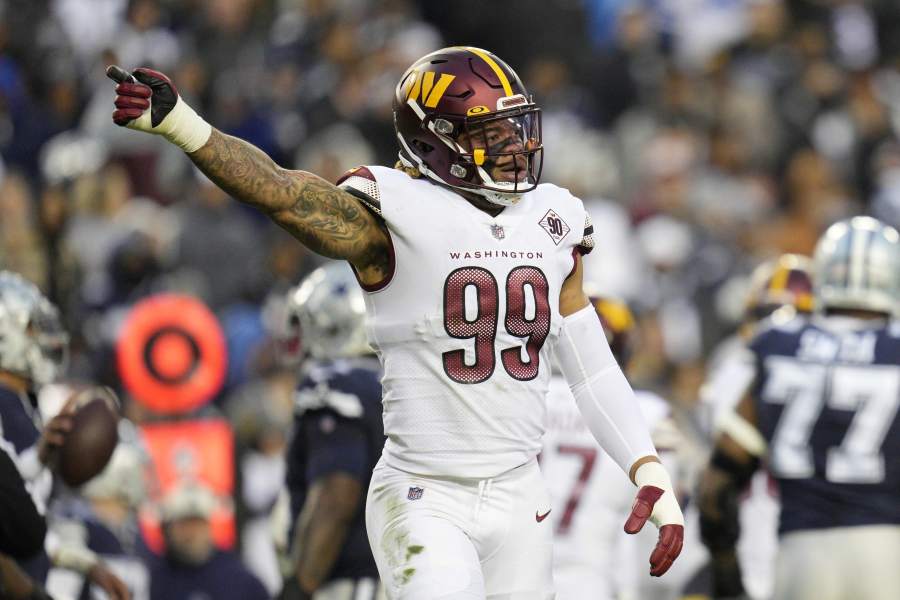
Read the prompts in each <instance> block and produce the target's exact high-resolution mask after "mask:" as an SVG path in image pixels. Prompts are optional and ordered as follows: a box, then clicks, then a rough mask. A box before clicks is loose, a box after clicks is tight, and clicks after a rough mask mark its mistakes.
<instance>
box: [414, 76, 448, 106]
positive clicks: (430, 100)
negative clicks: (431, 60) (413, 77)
mask: <svg viewBox="0 0 900 600" xmlns="http://www.w3.org/2000/svg"><path fill="white" fill-rule="evenodd" d="M427 75H431V79H430V80H428V81H427V83H428V86H429V87H431V81H433V80H434V74H433V73H431V72H430V71H429V72H428V73H427ZM454 79H456V75H450V74H449V73H441V77H440V78H439V79H438V81H437V83H436V84H434V87H433V88H431V93H430V94H429V93H428V92H426V91H425V88H424V87H423V88H422V97H423V98H425V99H426V100H425V106H427V107H428V108H434V107H435V106H437V105H438V102H440V101H441V97H443V95H444V92H446V91H447V88H448V87H449V86H450V83H451V82H452V81H453V80H454ZM423 85H424V84H423Z"/></svg>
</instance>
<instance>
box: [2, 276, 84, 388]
mask: <svg viewBox="0 0 900 600" xmlns="http://www.w3.org/2000/svg"><path fill="white" fill-rule="evenodd" d="M68 346H69V336H68V335H67V334H66V332H65V331H64V330H63V328H62V324H61V323H60V319H59V311H58V310H57V309H56V307H55V306H53V304H52V303H51V302H50V301H49V300H47V298H45V297H44V295H43V294H41V292H40V290H38V288H37V286H35V285H34V284H33V283H31V282H30V281H28V280H27V279H25V278H23V277H22V276H21V275H19V274H17V273H13V272H11V271H0V370H2V371H7V372H10V373H13V374H15V375H19V376H21V377H24V378H26V379H28V380H29V381H31V382H32V383H33V384H35V385H37V386H41V385H45V384H47V383H50V382H52V381H53V380H55V379H56V378H57V377H58V376H59V375H60V373H61V372H62V371H63V368H64V366H65V363H66V356H67V352H68Z"/></svg>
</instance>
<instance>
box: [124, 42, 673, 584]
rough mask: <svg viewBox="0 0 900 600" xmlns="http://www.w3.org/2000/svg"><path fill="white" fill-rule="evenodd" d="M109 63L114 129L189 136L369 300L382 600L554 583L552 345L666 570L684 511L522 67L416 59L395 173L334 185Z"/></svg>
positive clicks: (240, 190)
mask: <svg viewBox="0 0 900 600" xmlns="http://www.w3.org/2000/svg"><path fill="white" fill-rule="evenodd" d="M108 73H109V75H110V76H111V77H113V78H114V79H117V80H118V81H120V83H119V84H118V86H117V87H116V91H117V94H118V95H117V97H116V100H115V104H116V110H115V111H114V112H113V120H114V121H115V122H116V123H117V124H119V125H123V126H128V127H131V128H132V129H137V130H139V131H144V132H149V133H158V134H161V135H163V136H164V137H165V138H166V139H168V140H169V141H171V142H173V143H175V144H177V145H178V146H179V147H181V148H182V149H183V150H185V151H186V152H187V153H188V156H189V157H190V158H191V160H192V161H193V162H194V164H196V165H197V166H198V168H200V170H201V171H203V172H204V173H205V174H206V175H207V176H208V177H209V178H210V179H212V181H214V182H215V183H216V184H217V185H219V186H220V187H222V188H223V189H224V190H226V191H227V192H228V193H229V194H231V195H232V196H234V197H235V198H237V199H238V200H240V201H242V202H245V203H247V204H250V205H252V206H256V207H258V208H259V209H261V210H263V211H265V212H266V214H268V215H269V216H270V217H271V218H272V219H273V220H274V221H275V222H276V223H278V224H279V225H280V226H282V227H283V228H285V229H286V230H287V231H289V232H290V233H292V234H293V235H294V236H295V237H297V238H298V239H299V240H300V241H301V242H303V243H304V244H306V245H307V246H308V247H309V248H310V249H312V250H314V251H316V252H318V253H320V254H323V255H324V256H328V257H331V258H339V259H344V260H347V261H349V262H350V264H351V266H352V267H353V269H354V271H355V273H356V276H357V277H358V279H359V282H360V284H361V285H362V287H363V289H365V290H366V291H367V292H368V293H367V295H366V306H367V312H368V315H369V321H368V323H367V333H368V337H369V341H370V342H371V344H372V346H373V347H374V348H375V349H376V351H377V352H378V354H379V357H380V359H381V361H382V364H383V367H384V378H383V387H384V393H383V407H384V428H385V434H386V435H387V438H388V440H387V442H386V444H385V448H384V452H383V456H382V460H381V461H380V463H379V465H378V467H377V468H376V469H375V472H374V475H373V479H372V483H371V485H370V486H369V495H368V498H367V511H366V515H367V529H368V535H369V542H370V544H371V546H372V550H373V553H374V554H375V559H376V562H377V564H378V570H379V573H380V574H381V579H382V581H383V582H384V584H385V586H386V589H387V593H388V595H389V596H390V597H392V598H416V599H417V600H420V599H428V598H438V597H440V598H485V597H486V596H487V597H500V596H504V595H515V596H516V597H517V598H523V599H524V598H546V597H548V596H549V595H551V594H552V588H553V584H552V577H551V544H552V535H551V531H550V528H549V527H548V526H547V524H546V523H541V522H540V521H538V520H536V519H535V512H537V513H538V514H543V513H544V512H545V511H546V510H547V509H548V508H549V506H548V501H549V500H548V496H547V490H546V488H545V487H544V484H543V482H542V478H541V475H540V471H539V469H538V466H537V461H536V458H535V457H536V456H537V454H538V451H539V450H540V447H541V443H540V439H541V434H542V432H543V428H544V416H545V410H546V407H545V402H544V401H545V396H546V392H547V387H548V384H549V380H550V365H549V356H550V350H551V348H554V347H555V350H556V355H557V358H558V361H559V363H560V366H561V369H562V371H563V372H564V373H565V375H566V379H567V381H568V383H569V385H570V386H571V387H572V390H573V393H574V395H575V398H576V399H577V401H578V404H579V407H580V409H581V411H582V414H583V415H584V417H585V419H586V421H587V423H588V426H589V428H590V429H591V431H592V432H593V433H594V435H595V436H596V437H597V439H598V440H599V441H600V442H601V444H602V445H603V447H604V450H605V451H606V453H607V454H608V455H610V456H611V457H612V458H613V460H614V461H615V462H616V463H617V464H618V465H619V466H620V467H621V468H622V469H623V470H624V471H625V472H626V473H628V475H629V477H630V479H631V480H632V482H634V483H635V484H636V485H637V486H638V488H639V489H638V491H637V499H636V501H635V505H634V507H633V511H632V514H631V516H630V517H629V518H628V519H627V523H626V527H627V529H628V530H629V531H632V532H635V531H637V530H638V529H640V528H641V527H642V526H643V524H644V523H645V522H646V521H647V520H648V519H649V520H651V521H652V522H653V523H654V524H655V525H657V527H659V528H660V538H659V545H658V546H657V548H656V549H655V550H654V552H653V554H652V556H651V560H650V562H651V572H652V573H653V574H654V575H662V574H663V573H664V572H665V571H666V570H667V569H668V568H669V566H670V565H671V564H672V562H673V561H674V559H675V557H676V556H677V555H678V553H679V552H680V549H681V538H682V535H683V517H682V515H681V510H680V508H679V507H678V502H677V500H676V498H675V494H674V491H673V490H672V484H671V481H670V480H669V476H668V474H667V473H666V471H665V469H664V468H663V467H662V466H661V464H660V462H659V459H658V457H657V456H656V452H655V450H654V448H653V444H652V442H651V440H650V435H649V434H648V432H647V428H646V426H645V425H644V423H643V418H642V417H641V414H640V410H639V409H638V408H637V405H636V402H635V401H634V394H633V392H632V390H631V387H630V386H629V384H628V381H627V380H626V379H625V376H624V375H623V374H622V371H621V369H619V367H618V366H617V364H616V362H615V359H614V358H613V356H612V353H611V352H610V351H609V346H608V344H607V342H606V338H605V336H604V334H603V329H602V327H601V326H600V322H599V320H598V319H597V316H596V313H595V312H594V310H593V308H592V307H591V305H590V302H589V301H588V298H587V296H586V295H585V294H584V292H583V290H582V287H581V280H582V264H581V255H582V253H586V252H588V251H589V250H590V248H591V247H592V245H593V240H592V238H591V237H590V236H591V228H590V226H589V221H588V219H587V216H586V214H585V210H584V207H583V205H582V203H581V201H580V200H578V199H577V198H574V197H573V196H572V195H571V194H569V193H568V192H567V191H566V190H564V189H561V188H558V187H556V186H553V185H549V184H541V185H538V181H539V177H540V171H541V164H542V155H543V148H542V146H541V127H540V116H541V113H540V109H539V107H538V106H537V105H536V104H535V103H534V102H533V101H532V98H531V96H530V95H529V94H528V93H527V91H526V90H525V87H524V86H523V85H522V82H521V81H520V80H519V77H518V76H517V75H516V74H515V72H514V71H513V70H512V69H511V68H510V67H509V65H507V64H506V63H504V62H503V61H502V60H500V59H499V58H497V57H496V56H494V55H493V54H491V53H489V52H486V51H484V50H481V49H479V48H472V47H453V48H445V49H442V50H438V51H436V52H432V53H431V54H428V55H426V56H424V57H423V58H421V59H419V60H417V61H416V62H415V63H413V65H412V66H411V67H410V68H409V69H408V70H407V71H406V72H405V73H404V74H403V76H402V79H401V80H400V82H399V84H398V85H397V87H396V90H395V96H394V124H395V130H396V134H397V141H398V143H399V145H400V163H399V168H386V167H378V166H370V167H360V168H357V169H355V170H353V171H351V172H350V173H348V174H347V175H346V176H344V177H343V178H342V179H341V180H340V181H339V182H338V185H332V184H331V183H329V182H327V181H324V180H322V179H321V178H319V177H317V176H315V175H313V174H311V173H307V172H302V171H289V170H286V169H282V168H281V167H279V166H278V165H276V164H275V163H274V162H273V161H272V160H271V159H270V158H269V157H267V156H266V155H265V154H263V153H262V152H261V151H259V150H258V149H257V148H254V147H253V146H251V145H249V144H247V143H246V142H243V141H241V140H239V139H236V138H234V137H231V136H228V135H225V134H223V133H221V132H219V131H217V130H215V129H213V128H212V126H210V125H209V124H208V123H207V122H206V121H204V120H203V119H202V118H200V117H199V116H198V115H197V114H196V113H195V112H194V111H193V110H192V109H191V108H190V107H189V106H188V105H187V104H186V103H185V102H184V100H182V99H181V98H180V97H179V96H178V92H177V91H176V89H175V86H174V85H173V83H172V82H171V81H170V80H169V79H168V78H167V77H166V76H165V75H163V74H161V73H158V72H156V71H151V70H148V69H143V68H141V69H137V70H136V71H135V72H134V74H129V73H127V72H125V71H123V70H122V69H119V68H118V67H111V68H110V69H109V70H108Z"/></svg>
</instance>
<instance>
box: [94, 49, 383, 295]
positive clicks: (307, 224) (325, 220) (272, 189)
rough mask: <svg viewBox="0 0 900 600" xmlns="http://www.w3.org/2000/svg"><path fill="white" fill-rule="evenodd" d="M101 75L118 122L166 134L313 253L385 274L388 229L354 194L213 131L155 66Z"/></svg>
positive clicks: (371, 277) (373, 275) (363, 275)
mask: <svg viewBox="0 0 900 600" xmlns="http://www.w3.org/2000/svg"><path fill="white" fill-rule="evenodd" d="M106 73H107V75H108V76H109V77H110V78H111V79H114V80H115V81H117V82H118V85H117V86H116V94H117V96H116V101H115V105H116V110H115V111H113V114H112V117H113V121H114V122H115V123H116V124H117V125H120V126H125V127H128V128H129V129H135V130H138V131H144V132H147V133H154V134H157V135H161V136H163V137H165V138H166V139H167V140H169V141H170V142H172V143H173V144H175V145H177V146H178V147H180V148H181V149H182V150H184V151H185V152H187V154H188V156H190V158H191V160H192V161H194V164H196V165H197V166H198V167H199V168H200V170H201V171H203V172H204V173H205V174H206V176H207V177H209V178H210V179H211V180H212V181H213V182H215V183H216V185H218V186H219V187H220V188H222V189H223V190H225V191H226V192H228V193H229V194H230V195H231V196H233V197H234V198H237V199H238V200H240V201H241V202H244V203H246V204H250V205H251V206H255V207H256V208H258V209H260V210H262V211H264V212H265V213H266V214H268V215H269V216H270V217H271V218H272V220H273V221H275V222H276V223H278V224H279V225H280V226H281V227H283V228H284V229H286V230H287V231H288V232H290V233H291V235H293V236H294V237H296V238H297V239H298V240H300V241H301V242H303V244H305V245H306V246H307V247H308V248H309V249H310V250H312V251H314V252H317V253H319V254H322V255H323V256H327V257H329V258H342V259H345V260H348V261H350V264H352V265H353V267H354V268H355V269H356V271H357V273H358V274H359V277H360V279H361V280H362V282H363V283H366V284H370V283H377V282H378V281H381V280H382V279H383V278H384V276H385V275H387V274H388V270H389V256H390V250H389V248H390V242H389V238H388V233H387V230H386V229H385V228H384V227H383V226H382V225H381V223H379V222H378V221H377V220H376V219H375V217H373V216H372V214H371V213H369V212H368V211H367V210H366V209H365V208H364V207H363V205H362V204H360V202H359V201H358V200H357V199H356V198H354V197H353V196H352V195H350V194H348V193H346V192H344V191H343V190H341V189H340V188H338V187H336V186H334V185H331V184H330V183H328V182H327V181H325V180H324V179H322V178H321V177H317V176H316V175H313V174H312V173H306V172H303V171H289V170H287V169H282V168H281V167H279V166H278V165H277V164H275V162H274V161H273V160H272V159H271V158H269V157H268V156H266V154H265V153H264V152H262V151H261V150H259V149H258V148H256V147H254V146H253V145H251V144H249V143H247V142H245V141H243V140H240V139H238V138H235V137H231V136H229V135H225V134H224V133H222V132H220V131H218V130H216V129H214V128H212V126H210V125H209V123H207V122H206V121H204V120H203V119H202V118H200V117H199V116H198V115H197V113H195V112H194V111H193V109H191V107H189V106H188V105H187V104H186V103H185V102H184V100H182V98H181V97H180V96H179V95H178V90H177V89H176V88H175V85H174V84H173V83H172V81H171V80H170V79H169V78H168V77H167V76H165V75H164V74H162V73H160V72H158V71H153V70H151V69H146V68H140V69H135V70H134V72H133V73H128V72H127V71H125V70H123V69H121V68H120V67H116V66H110V67H109V68H108V69H107V72H106Z"/></svg>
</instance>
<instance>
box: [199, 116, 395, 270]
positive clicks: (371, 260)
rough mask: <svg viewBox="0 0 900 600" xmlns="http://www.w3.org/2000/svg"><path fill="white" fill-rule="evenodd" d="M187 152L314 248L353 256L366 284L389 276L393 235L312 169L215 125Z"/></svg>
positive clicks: (241, 197)
mask: <svg viewBox="0 0 900 600" xmlns="http://www.w3.org/2000/svg"><path fill="white" fill-rule="evenodd" d="M188 156H189V157H190V158H191V160H192V161H194V164H195V165H197V167H199V168H200V170H201V171H203V172H204V173H205V174H206V176H207V177H209V178H210V179H211V180H212V181H213V182H214V183H215V184H216V185H218V186H219V187H220V188H222V189H223V190H225V191H226V192H228V193H229V194H230V195H231V196H233V197H234V198H236V199H237V200H240V201H241V202H244V203H246V204H249V205H251V206H255V207H256V208H258V209H260V210H262V211H263V212H265V213H266V214H268V215H269V216H270V217H271V218H272V220H273V221H275V222H276V223H278V225H280V226H281V227H283V228H284V229H286V230H287V231H288V232H289V233H290V234H291V235H293V236H294V237H296V238H297V239H298V240H300V241H301V242H303V244H304V245H305V246H307V247H308V248H309V249H310V250H312V251H313V252H316V253H318V254H321V255H323V256H327V257H329V258H342V259H346V260H348V261H350V263H351V264H352V265H353V266H354V268H355V269H356V270H357V272H358V273H359V275H360V279H362V281H363V283H375V282H377V281H380V280H382V279H383V278H384V276H385V275H387V271H388V237H387V236H388V234H387V232H386V231H385V229H384V227H383V226H382V225H381V224H380V223H379V222H378V221H377V220H376V219H375V217H374V216H373V215H372V214H371V213H370V212H369V211H368V210H366V209H365V208H364V207H363V205H362V204H361V203H360V202H359V200H357V199H356V198H354V197H353V196H352V195H351V194H348V193H347V192H345V191H344V190H342V189H340V188H339V187H337V186H334V185H332V184H330V183H328V182H327V181H325V180H324V179H322V178H321V177H319V176H317V175H314V174H312V173H307V172H305V171H290V170H288V169H283V168H281V167H279V166H278V165H277V164H275V162H274V161H273V160H272V159H271V158H269V157H268V156H267V155H266V154H265V153H264V152H263V151H262V150H260V149H258V148H256V147H254V146H253V145H251V144H249V143H247V142H245V141H243V140H240V139H238V138H235V137H232V136H229V135H225V134H224V133H222V132H220V131H218V130H216V129H213V131H212V134H211V135H210V137H209V141H207V143H206V144H205V145H204V146H203V147H201V148H200V149H199V150H197V151H195V152H192V153H190V154H188Z"/></svg>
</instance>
